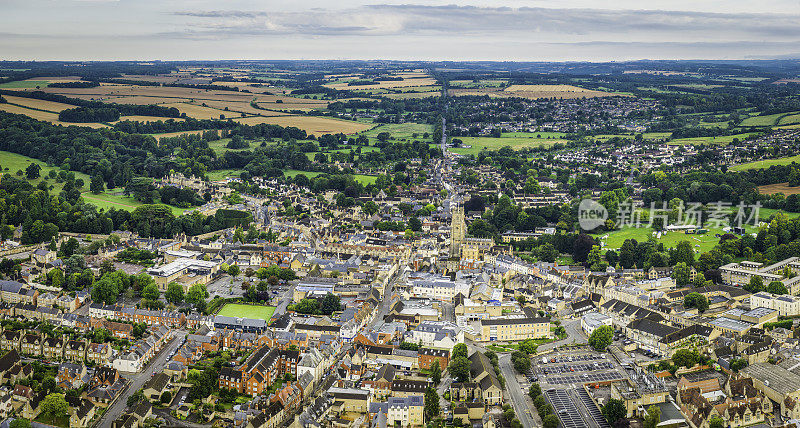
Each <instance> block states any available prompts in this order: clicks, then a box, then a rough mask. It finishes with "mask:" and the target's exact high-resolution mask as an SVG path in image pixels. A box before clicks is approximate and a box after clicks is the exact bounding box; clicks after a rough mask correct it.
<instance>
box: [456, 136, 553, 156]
mask: <svg viewBox="0 0 800 428" xmlns="http://www.w3.org/2000/svg"><path fill="white" fill-rule="evenodd" d="M456 138H459V139H460V140H461V141H462V142H463V145H465V146H467V145H468V146H471V147H469V148H467V147H456V148H451V149H450V150H451V151H452V152H454V153H458V154H462V155H467V154H471V155H477V154H478V153H480V151H481V150H483V149H484V148H486V149H489V150H499V149H501V148H503V147H505V146H509V147H511V148H512V149H514V150H521V149H528V148H533V147H541V146H545V147H547V146H552V145H553V144H555V143H565V142H566V140H558V139H545V138H519V137H508V138H504V137H501V138H492V137H456Z"/></svg>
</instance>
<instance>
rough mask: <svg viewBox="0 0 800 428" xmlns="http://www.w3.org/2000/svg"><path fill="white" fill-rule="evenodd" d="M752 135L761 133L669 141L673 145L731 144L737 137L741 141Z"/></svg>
mask: <svg viewBox="0 0 800 428" xmlns="http://www.w3.org/2000/svg"><path fill="white" fill-rule="evenodd" d="M751 135H759V134H758V133H755V132H745V133H742V134H734V135H720V136H716V137H691V138H677V139H675V140H672V141H670V142H669V144H672V145H686V144H730V143H731V142H733V139H734V138H736V139H738V140H739V141H742V140H744V139H745V138H748V137H750V136H751Z"/></svg>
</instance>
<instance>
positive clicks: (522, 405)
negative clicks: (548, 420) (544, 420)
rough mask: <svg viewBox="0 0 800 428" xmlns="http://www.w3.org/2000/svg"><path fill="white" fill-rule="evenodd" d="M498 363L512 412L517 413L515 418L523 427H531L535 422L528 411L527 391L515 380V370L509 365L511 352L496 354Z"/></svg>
mask: <svg viewBox="0 0 800 428" xmlns="http://www.w3.org/2000/svg"><path fill="white" fill-rule="evenodd" d="M498 360H499V361H498V364H499V365H500V371H501V372H502V373H503V377H504V378H505V379H506V391H507V392H508V394H509V396H510V397H508V398H510V400H509V401H511V406H513V407H514V413H516V414H517V419H519V421H520V422H521V423H522V426H523V427H524V428H533V427H535V426H536V422H535V421H534V420H533V415H531V414H530V413H528V412H530V411H531V409H532V408H533V406H532V405H530V404H528V393H527V392H526V391H523V390H522V387H521V386H519V382H518V381H517V372H516V371H515V370H514V367H513V366H512V365H511V354H502V355H499V356H498Z"/></svg>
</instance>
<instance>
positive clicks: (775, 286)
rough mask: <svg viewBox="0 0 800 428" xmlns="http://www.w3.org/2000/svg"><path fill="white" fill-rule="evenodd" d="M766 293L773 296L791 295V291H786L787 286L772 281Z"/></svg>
mask: <svg viewBox="0 0 800 428" xmlns="http://www.w3.org/2000/svg"><path fill="white" fill-rule="evenodd" d="M766 291H768V292H770V293H772V294H789V290H787V289H786V286H785V285H783V283H782V282H780V281H772V282H770V283H769V285H768V286H767V289H766Z"/></svg>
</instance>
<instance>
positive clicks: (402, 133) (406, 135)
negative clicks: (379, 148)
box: [361, 122, 433, 141]
mask: <svg viewBox="0 0 800 428" xmlns="http://www.w3.org/2000/svg"><path fill="white" fill-rule="evenodd" d="M381 132H388V133H389V135H391V138H393V139H395V140H404V139H405V140H408V139H413V138H414V134H415V133H416V134H417V138H419V139H422V134H424V133H426V132H427V133H429V134H432V133H433V125H428V124H426V123H412V122H408V123H386V124H383V125H378V126H376V127H374V128H372V129H370V130H367V131H364V132H362V133H361V134H362V135H364V136H366V137H369V139H370V141H372V139H374V138H377V137H378V134H380V133H381Z"/></svg>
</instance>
